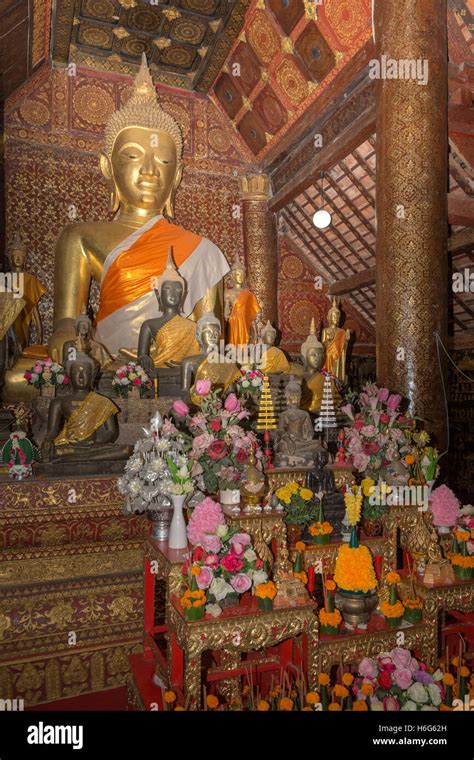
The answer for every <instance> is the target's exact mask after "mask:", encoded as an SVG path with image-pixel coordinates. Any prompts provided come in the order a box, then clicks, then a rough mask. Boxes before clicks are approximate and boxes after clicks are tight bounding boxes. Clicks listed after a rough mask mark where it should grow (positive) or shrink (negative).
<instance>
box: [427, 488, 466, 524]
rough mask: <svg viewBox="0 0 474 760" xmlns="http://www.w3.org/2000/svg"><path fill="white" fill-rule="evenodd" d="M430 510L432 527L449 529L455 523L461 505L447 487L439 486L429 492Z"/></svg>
mask: <svg viewBox="0 0 474 760" xmlns="http://www.w3.org/2000/svg"><path fill="white" fill-rule="evenodd" d="M430 509H431V512H432V514H433V525H435V526H436V527H437V528H450V527H451V526H453V525H455V524H456V522H457V519H458V517H459V512H460V509H461V504H460V502H459V500H458V499H457V498H456V496H455V495H454V493H453V492H452V491H451V489H450V488H448V486H445V485H441V486H438V488H435V489H434V490H433V491H432V492H431V498H430Z"/></svg>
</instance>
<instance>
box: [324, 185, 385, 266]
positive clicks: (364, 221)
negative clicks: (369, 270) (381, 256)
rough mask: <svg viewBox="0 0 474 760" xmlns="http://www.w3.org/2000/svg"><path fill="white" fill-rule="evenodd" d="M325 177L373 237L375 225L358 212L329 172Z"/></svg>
mask: <svg viewBox="0 0 474 760" xmlns="http://www.w3.org/2000/svg"><path fill="white" fill-rule="evenodd" d="M325 179H326V180H327V181H328V182H329V184H330V185H331V187H332V188H333V190H334V191H335V192H337V193H338V194H339V195H340V196H341V198H342V199H343V201H344V203H345V204H346V206H347V207H348V208H349V209H350V210H351V211H352V213H353V214H354V216H356V217H357V219H358V220H359V221H360V223H361V224H363V225H364V227H365V229H366V230H367V232H370V233H371V234H372V235H373V236H374V237H375V235H376V231H375V227H374V226H373V225H372V224H371V223H370V222H369V220H368V219H366V218H365V216H364V215H363V214H362V213H361V212H360V210H359V209H358V208H357V206H356V205H355V204H354V203H353V202H352V200H351V199H350V198H349V196H348V195H347V194H346V193H345V191H344V190H343V189H342V188H341V187H339V185H337V184H336V182H334V180H333V178H332V177H331V174H330V173H329V172H328V174H326V177H325ZM366 245H367V243H366ZM370 250H371V251H372V250H373V249H372V248H371V249H370ZM374 256H375V252H374Z"/></svg>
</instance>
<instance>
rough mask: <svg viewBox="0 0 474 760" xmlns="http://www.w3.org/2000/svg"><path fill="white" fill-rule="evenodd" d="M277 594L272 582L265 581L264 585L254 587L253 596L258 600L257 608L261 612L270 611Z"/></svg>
mask: <svg viewBox="0 0 474 760" xmlns="http://www.w3.org/2000/svg"><path fill="white" fill-rule="evenodd" d="M276 594H277V587H276V586H275V584H274V583H273V581H267V582H266V583H259V584H258V586H255V596H256V597H257V599H258V606H259V607H260V609H262V610H272V609H273V600H274V598H275V597H276Z"/></svg>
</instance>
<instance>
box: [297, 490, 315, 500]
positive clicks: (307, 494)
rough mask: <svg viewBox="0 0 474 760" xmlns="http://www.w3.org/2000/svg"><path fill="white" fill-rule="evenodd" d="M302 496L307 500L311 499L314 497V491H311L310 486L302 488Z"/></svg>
mask: <svg viewBox="0 0 474 760" xmlns="http://www.w3.org/2000/svg"><path fill="white" fill-rule="evenodd" d="M300 496H301V498H302V499H304V500H305V501H309V500H310V499H312V498H313V492H312V491H311V489H310V488H302V489H301V491H300Z"/></svg>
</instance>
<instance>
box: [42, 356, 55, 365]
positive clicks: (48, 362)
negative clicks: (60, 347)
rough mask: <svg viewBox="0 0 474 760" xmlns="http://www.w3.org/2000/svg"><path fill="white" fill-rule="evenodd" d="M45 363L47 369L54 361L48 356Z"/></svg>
mask: <svg viewBox="0 0 474 760" xmlns="http://www.w3.org/2000/svg"><path fill="white" fill-rule="evenodd" d="M44 363H45V366H46V367H50V366H51V365H52V363H53V360H52V359H51V357H50V356H48V358H47V359H45V361H44Z"/></svg>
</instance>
